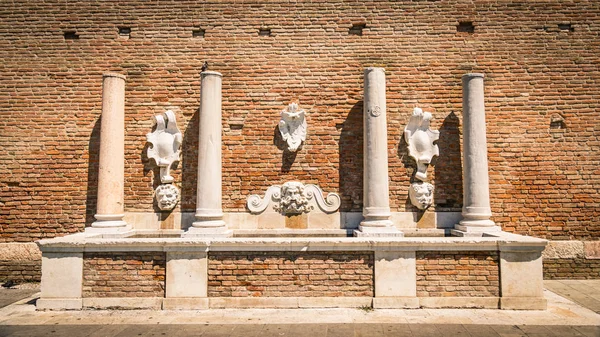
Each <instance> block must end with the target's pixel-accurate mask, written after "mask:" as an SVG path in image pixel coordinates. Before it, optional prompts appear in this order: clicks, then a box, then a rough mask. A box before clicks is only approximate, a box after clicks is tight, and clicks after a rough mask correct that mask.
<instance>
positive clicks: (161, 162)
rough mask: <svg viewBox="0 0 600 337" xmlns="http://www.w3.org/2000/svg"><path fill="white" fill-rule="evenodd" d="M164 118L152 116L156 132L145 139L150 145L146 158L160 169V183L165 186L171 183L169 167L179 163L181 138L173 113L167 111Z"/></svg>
mask: <svg viewBox="0 0 600 337" xmlns="http://www.w3.org/2000/svg"><path fill="white" fill-rule="evenodd" d="M164 116H166V119H165V117H164ZM164 116H163V115H156V116H154V121H155V123H156V130H154V132H151V133H149V134H148V135H146V137H147V139H148V143H150V144H152V146H150V147H149V148H148V158H151V159H154V161H155V162H156V165H158V167H160V182H161V183H163V184H167V183H172V182H173V177H172V176H171V174H170V170H171V165H173V163H174V162H177V161H179V156H180V154H181V142H182V140H183V137H182V135H181V132H180V131H179V128H177V123H176V121H175V114H174V113H173V111H171V110H167V111H166V112H165V114H164Z"/></svg>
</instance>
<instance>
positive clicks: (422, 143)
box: [404, 108, 440, 210]
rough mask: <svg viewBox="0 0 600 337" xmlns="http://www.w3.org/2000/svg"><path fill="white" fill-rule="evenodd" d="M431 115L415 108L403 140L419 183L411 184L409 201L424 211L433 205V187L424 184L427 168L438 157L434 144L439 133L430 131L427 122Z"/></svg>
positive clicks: (405, 129) (437, 150) (426, 183)
mask: <svg viewBox="0 0 600 337" xmlns="http://www.w3.org/2000/svg"><path fill="white" fill-rule="evenodd" d="M431 119H432V115H431V113H429V112H423V110H422V109H420V108H415V109H414V110H413V114H412V116H411V117H410V120H409V121H408V125H407V126H406V128H404V140H405V141H406V144H407V145H408V154H409V156H411V157H412V158H413V159H414V160H415V161H416V163H417V173H416V174H415V178H417V179H418V180H419V181H416V182H413V183H412V184H411V185H410V188H409V190H408V195H409V198H410V201H411V203H412V204H413V205H415V206H416V207H417V208H418V209H420V210H424V209H426V208H428V207H429V206H431V204H432V203H433V189H434V188H433V185H432V184H430V183H428V182H426V180H427V166H428V165H429V164H430V163H431V160H432V159H433V157H435V156H439V154H440V150H439V148H438V146H437V144H435V142H436V141H437V140H438V139H439V138H440V132H439V131H435V130H431V129H430V128H429V122H430V121H431Z"/></svg>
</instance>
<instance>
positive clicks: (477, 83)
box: [455, 73, 500, 235]
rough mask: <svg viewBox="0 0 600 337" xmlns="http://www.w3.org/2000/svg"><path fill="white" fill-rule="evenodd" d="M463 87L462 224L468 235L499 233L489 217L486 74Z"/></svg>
mask: <svg viewBox="0 0 600 337" xmlns="http://www.w3.org/2000/svg"><path fill="white" fill-rule="evenodd" d="M462 83H463V210H462V215H463V220H461V221H460V224H458V225H456V226H455V228H456V229H457V230H458V231H462V232H465V233H473V234H476V235H477V234H479V235H480V234H481V233H483V232H493V231H499V230H500V227H499V226H496V225H495V224H494V222H493V221H492V220H490V217H491V216H492V211H491V208H490V189H489V177H488V159H487V139H486V126H485V105H484V91H483V74H476V73H472V74H465V75H463V77H462Z"/></svg>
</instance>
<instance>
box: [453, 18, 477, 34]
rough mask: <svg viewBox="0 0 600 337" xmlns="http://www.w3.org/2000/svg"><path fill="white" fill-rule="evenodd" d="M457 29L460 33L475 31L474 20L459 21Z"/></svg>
mask: <svg viewBox="0 0 600 337" xmlns="http://www.w3.org/2000/svg"><path fill="white" fill-rule="evenodd" d="M456 31H457V32H459V33H469V34H473V33H475V26H473V22H471V21H463V22H459V23H458V26H456Z"/></svg>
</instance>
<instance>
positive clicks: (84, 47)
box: [0, 0, 600, 242]
mask: <svg viewBox="0 0 600 337" xmlns="http://www.w3.org/2000/svg"><path fill="white" fill-rule="evenodd" d="M0 17H1V18H2V20H0V59H2V62H1V65H0V115H1V116H2V118H0V171H1V172H2V174H3V175H2V178H0V241H5V242H13V241H21V242H28V241H33V240H36V239H39V238H44V237H54V236H60V235H65V234H68V233H73V232H77V231H81V230H82V229H83V228H84V226H85V225H86V224H89V223H90V222H91V221H92V220H93V219H92V216H93V214H94V213H95V210H96V205H95V203H96V184H97V171H98V147H99V128H100V124H99V122H98V120H99V116H100V112H101V74H102V73H103V72H105V71H116V72H120V73H123V74H125V75H127V86H126V107H125V114H126V116H125V128H126V130H125V156H126V165H125V176H126V179H125V184H126V185H125V209H126V211H128V212H131V211H143V212H152V211H153V206H152V204H153V201H152V194H153V179H154V178H153V172H152V170H153V169H152V168H153V166H152V165H150V163H149V161H148V159H147V158H146V156H145V154H144V146H145V135H146V133H148V132H149V130H150V128H151V124H152V116H153V115H155V114H157V113H162V112H164V110H165V109H167V108H170V109H173V110H174V111H175V112H176V114H177V116H178V120H179V123H180V124H179V125H180V128H181V129H182V130H183V132H184V139H183V155H182V162H181V163H180V165H179V166H178V168H176V169H174V170H173V171H172V175H173V176H174V177H175V179H176V181H177V184H178V185H181V187H182V201H181V205H180V206H179V208H178V209H179V210H185V211H193V210H194V208H195V194H196V193H195V190H196V187H195V183H196V174H197V173H196V165H197V164H196V163H197V155H198V154H197V137H198V136H197V133H198V126H197V124H198V113H197V110H198V105H199V94H200V77H199V71H200V67H201V65H202V63H203V62H204V61H205V60H207V61H208V62H209V63H210V69H211V70H215V71H219V72H221V73H222V74H223V128H224V131H223V146H222V148H223V171H224V172H223V207H224V210H225V211H244V210H245V201H246V197H247V196H248V195H249V194H253V193H262V192H264V191H265V190H266V189H267V188H268V187H269V186H270V185H273V184H280V183H282V182H285V181H287V180H300V181H303V182H305V183H316V184H319V185H320V186H321V187H322V188H323V190H325V191H327V192H330V191H331V192H338V193H340V194H341V196H342V200H343V202H342V211H360V209H361V207H362V153H361V152H362V111H361V110H362V73H363V69H364V68H365V67H367V66H383V67H385V68H386V70H387V86H388V91H387V97H388V99H387V107H388V153H389V172H390V203H391V207H392V209H393V210H394V211H404V210H414V209H413V208H412V206H410V205H409V203H407V198H408V197H407V195H408V193H407V190H408V187H409V180H410V176H411V174H412V173H413V167H414V163H413V162H412V160H411V159H410V158H409V157H408V156H407V154H406V146H405V144H404V143H403V141H402V130H403V128H404V126H405V125H406V123H407V121H408V119H409V116H410V114H411V112H412V109H413V108H414V107H415V106H417V105H418V106H420V107H422V108H424V109H426V110H428V111H431V112H432V113H433V115H434V118H435V119H434V122H433V128H434V129H439V130H440V131H441V134H440V140H439V142H438V143H439V145H440V149H441V153H440V157H439V159H438V160H437V165H436V166H435V168H434V169H431V176H432V178H433V179H434V182H435V185H436V192H435V193H436V195H435V202H436V209H437V210H440V211H441V210H459V209H460V207H461V200H462V181H461V175H460V172H461V164H460V149H461V145H460V138H461V136H460V133H459V130H460V127H461V82H460V78H461V76H462V75H463V74H464V73H466V72H483V73H485V74H486V104H487V121H488V124H487V125H488V126H487V132H488V148H489V163H490V184H491V200H492V210H493V213H494V220H495V221H497V223H498V224H500V225H501V226H502V227H503V228H504V229H505V230H508V231H511V232H517V233H524V234H530V235H534V236H538V237H545V238H550V239H598V238H599V237H600V226H599V225H598V224H599V223H600V221H598V220H599V218H600V217H599V213H598V212H599V211H598V210H599V209H600V207H599V204H598V200H600V198H599V197H600V195H599V192H598V191H599V190H600V174H599V172H598V167H597V163H598V162H599V160H600V148H599V144H600V142H599V137H600V129H598V127H597V125H598V122H597V121H598V120H599V118H600V96H599V94H598V90H597V89H598V87H599V84H600V70H599V69H598V63H599V62H600V39H598V34H599V32H600V2H597V1H583V0H574V1H569V2H563V1H559V0H547V1H535V2H532V1H521V0H504V1H488V2H475V1H463V0H448V1H414V0H410V1H409V0H401V1H371V0H365V1H354V2H350V1H345V2H340V1H331V2H327V1H322V2H292V3H283V2H278V1H256V0H244V1H236V2H233V1H212V2H210V3H205V2H198V1H191V0H181V1H176V2H173V1H153V2H152V3H146V2H143V1H139V0H123V1H118V2H100V3H98V2H95V1H68V2H65V1H58V0H44V1H35V2H34V1H25V0H18V1H12V2H10V3H8V2H6V3H2V4H0ZM461 21H465V22H466V21H470V22H473V24H474V26H475V30H474V33H473V34H470V33H466V32H457V25H458V24H459V22H461ZM353 24H364V25H365V29H364V30H363V32H362V36H358V35H352V34H349V29H350V28H351V27H352V25H353ZM119 27H129V28H131V34H130V38H124V37H120V36H119V33H118V29H119ZM261 27H264V28H269V29H271V36H259V29H260V28H261ZM200 29H203V30H205V35H204V37H198V36H197V37H194V34H193V31H194V30H200ZM69 31H72V32H75V33H76V35H78V37H79V38H78V39H65V36H64V33H65V32H69ZM290 101H299V102H300V106H301V107H302V108H304V109H306V110H307V112H308V117H307V120H308V138H307V140H306V143H305V145H304V147H303V148H302V150H300V151H299V152H298V154H297V155H295V156H292V157H290V156H283V155H282V151H281V150H280V149H278V148H277V146H275V145H274V144H273V143H274V135H276V125H277V123H278V120H279V112H280V111H281V110H282V109H283V108H284V107H285V106H286V105H287V104H288V103H290ZM557 118H563V119H564V123H563V122H561V121H557V120H556V119H557ZM234 119H236V120H237V119H242V120H243V121H244V122H243V123H244V124H243V128H242V129H241V130H239V129H237V130H235V129H232V128H230V122H231V121H232V120H234ZM551 124H552V129H551Z"/></svg>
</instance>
